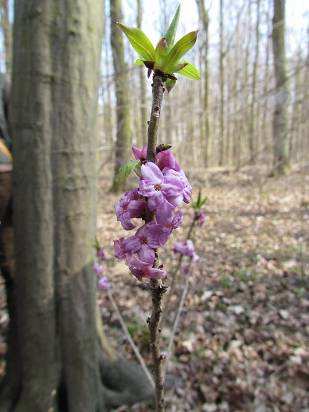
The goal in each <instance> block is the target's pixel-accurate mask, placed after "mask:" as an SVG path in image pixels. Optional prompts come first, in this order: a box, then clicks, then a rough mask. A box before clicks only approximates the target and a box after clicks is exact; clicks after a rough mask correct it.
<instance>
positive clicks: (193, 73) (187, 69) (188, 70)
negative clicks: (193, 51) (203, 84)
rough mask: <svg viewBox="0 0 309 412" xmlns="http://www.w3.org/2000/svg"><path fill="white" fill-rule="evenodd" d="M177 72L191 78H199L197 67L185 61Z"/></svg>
mask: <svg viewBox="0 0 309 412" xmlns="http://www.w3.org/2000/svg"><path fill="white" fill-rule="evenodd" d="M177 72H178V73H179V74H181V75H182V76H184V77H187V78H188V79H191V80H200V78H201V75H200V72H199V70H198V68H197V67H195V66H194V65H193V64H191V63H187V64H186V65H185V66H184V67H183V68H182V69H180V70H177Z"/></svg>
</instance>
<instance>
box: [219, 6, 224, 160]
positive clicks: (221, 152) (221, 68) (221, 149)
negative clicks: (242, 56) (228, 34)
mask: <svg viewBox="0 0 309 412" xmlns="http://www.w3.org/2000/svg"><path fill="white" fill-rule="evenodd" d="M223 7H224V5H223V0H220V11H219V14H220V17H219V25H220V53H219V76H220V115H219V118H220V120H219V123H220V131H219V133H220V136H219V166H223V161H224V158H223V157H224V126H225V125H224V50H223Z"/></svg>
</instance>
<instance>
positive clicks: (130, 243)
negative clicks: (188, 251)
mask: <svg viewBox="0 0 309 412" xmlns="http://www.w3.org/2000/svg"><path fill="white" fill-rule="evenodd" d="M169 234H170V231H169V230H168V229H167V228H165V227H164V226H162V225H159V224H157V223H155V222H150V223H146V224H145V225H144V226H142V227H141V228H140V229H138V230H137V232H136V234H135V235H133V236H130V237H128V238H126V239H124V238H121V239H119V240H115V241H114V248H115V256H116V257H117V258H118V259H124V258H126V257H127V255H130V254H133V253H138V252H140V251H141V250H142V252H141V253H143V254H144V255H146V254H148V256H149V259H150V257H151V259H152V261H154V251H153V250H154V249H157V248H158V247H160V246H163V245H164V244H165V243H166V241H167V239H168V237H169Z"/></svg>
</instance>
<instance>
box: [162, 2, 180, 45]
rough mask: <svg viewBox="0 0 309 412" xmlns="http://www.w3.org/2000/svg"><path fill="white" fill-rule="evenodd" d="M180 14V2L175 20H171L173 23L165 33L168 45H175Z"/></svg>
mask: <svg viewBox="0 0 309 412" xmlns="http://www.w3.org/2000/svg"><path fill="white" fill-rule="evenodd" d="M179 16H180V4H179V6H178V7H177V10H176V13H175V15H174V17H173V20H172V21H171V24H170V25H169V28H168V29H167V32H166V35H165V38H166V43H167V46H168V47H171V46H173V45H174V42H175V36H176V31H177V26H178V22H179Z"/></svg>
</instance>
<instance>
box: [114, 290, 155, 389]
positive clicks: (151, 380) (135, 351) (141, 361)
mask: <svg viewBox="0 0 309 412" xmlns="http://www.w3.org/2000/svg"><path fill="white" fill-rule="evenodd" d="M107 296H108V299H109V300H110V302H111V304H112V306H113V309H114V311H115V313H116V316H117V318H118V321H119V323H120V326H121V328H122V330H123V333H124V334H125V336H126V338H127V341H128V342H129V344H130V345H131V348H132V350H133V352H134V354H135V356H136V358H137V360H138V361H139V363H140V365H141V368H142V369H143V371H144V373H145V375H146V376H147V379H148V380H149V382H150V384H151V386H152V387H153V388H154V387H155V384H154V381H153V378H152V376H151V373H150V372H149V370H148V368H147V366H146V364H145V361H144V359H143V357H142V355H141V353H140V351H139V350H138V347H137V346H136V345H135V343H134V341H133V339H132V337H131V335H130V333H129V331H128V328H127V325H126V324H125V322H124V320H123V317H122V315H121V313H120V310H119V308H118V305H117V303H116V301H115V299H114V296H113V293H112V291H111V289H110V288H109V289H107Z"/></svg>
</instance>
